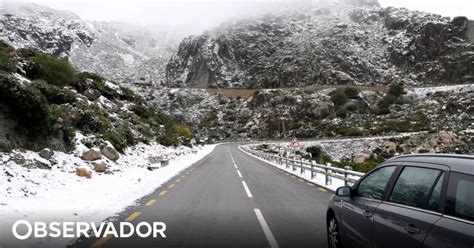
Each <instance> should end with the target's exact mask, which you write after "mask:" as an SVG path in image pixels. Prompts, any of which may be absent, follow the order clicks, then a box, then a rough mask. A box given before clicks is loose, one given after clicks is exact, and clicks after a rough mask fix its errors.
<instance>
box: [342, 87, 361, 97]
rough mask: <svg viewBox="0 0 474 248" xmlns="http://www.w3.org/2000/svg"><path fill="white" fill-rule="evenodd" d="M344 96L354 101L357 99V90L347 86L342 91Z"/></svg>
mask: <svg viewBox="0 0 474 248" xmlns="http://www.w3.org/2000/svg"><path fill="white" fill-rule="evenodd" d="M344 94H346V96H347V97H348V98H351V99H356V98H358V97H359V90H358V89H357V88H356V87H351V86H349V87H346V88H345V89H344Z"/></svg>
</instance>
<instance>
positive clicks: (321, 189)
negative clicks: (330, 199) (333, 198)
mask: <svg viewBox="0 0 474 248" xmlns="http://www.w3.org/2000/svg"><path fill="white" fill-rule="evenodd" d="M318 189H319V191H321V192H328V191H327V190H325V189H323V188H318Z"/></svg>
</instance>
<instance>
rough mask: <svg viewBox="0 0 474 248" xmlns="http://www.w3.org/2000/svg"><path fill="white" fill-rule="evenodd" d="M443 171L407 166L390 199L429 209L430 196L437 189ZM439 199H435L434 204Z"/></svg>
mask: <svg viewBox="0 0 474 248" xmlns="http://www.w3.org/2000/svg"><path fill="white" fill-rule="evenodd" d="M442 173H443V172H442V171H440V170H435V169H429V168H420V167H405V168H404V169H403V171H402V173H401V174H400V176H399V177H398V179H397V182H396V183H395V186H394V188H393V190H392V194H391V195H390V198H389V201H390V202H394V203H399V204H403V205H407V206H412V207H417V208H425V209H427V208H428V201H429V200H430V196H431V195H432V192H434V191H435V188H436V187H435V186H436V184H437V182H438V181H439V179H440V178H441V176H442ZM435 194H436V192H435ZM433 197H434V198H435V197H436V196H433ZM438 197H439V196H438ZM437 200H439V199H433V200H432V204H435V203H434V202H436V201H437ZM431 207H433V206H431Z"/></svg>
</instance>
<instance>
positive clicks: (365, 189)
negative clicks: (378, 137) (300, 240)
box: [341, 164, 397, 248]
mask: <svg viewBox="0 0 474 248" xmlns="http://www.w3.org/2000/svg"><path fill="white" fill-rule="evenodd" d="M396 167H397V165H396V164H392V165H387V166H383V167H380V168H377V169H375V170H374V171H372V172H370V174H368V175H367V176H365V177H364V178H363V179H361V181H360V182H359V183H358V184H357V185H356V188H355V190H354V191H355V192H354V195H353V196H352V197H351V198H349V199H348V200H346V201H344V202H343V203H342V218H341V219H342V221H341V234H342V235H341V237H342V243H343V244H344V245H345V246H346V247H364V248H369V247H372V242H371V239H372V219H373V214H374V212H375V210H376V209H377V207H378V206H379V205H380V203H381V201H382V199H383V196H384V193H385V189H386V186H387V185H388V182H389V181H390V179H391V177H392V174H393V173H394V171H395V170H396Z"/></svg>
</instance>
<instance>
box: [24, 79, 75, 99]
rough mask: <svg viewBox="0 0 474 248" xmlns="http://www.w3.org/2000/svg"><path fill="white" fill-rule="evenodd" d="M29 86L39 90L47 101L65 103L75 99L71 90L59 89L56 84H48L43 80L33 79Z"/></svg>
mask: <svg viewBox="0 0 474 248" xmlns="http://www.w3.org/2000/svg"><path fill="white" fill-rule="evenodd" d="M31 86H32V87H33V88H35V89H37V90H39V91H40V92H41V93H42V94H43V95H44V96H45V97H46V99H47V100H48V102H49V103H53V104H65V103H73V102H75V101H76V97H75V96H74V94H73V93H72V92H71V91H69V90H65V89H61V88H59V87H58V86H56V85H52V84H48V83H46V82H45V81H43V80H36V81H33V82H32V83H31Z"/></svg>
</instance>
